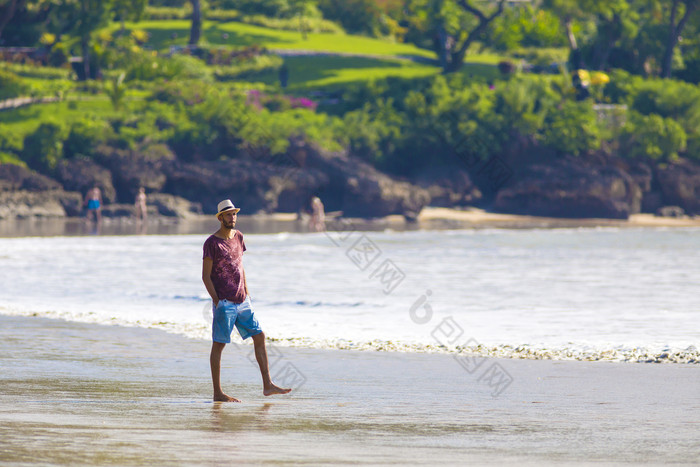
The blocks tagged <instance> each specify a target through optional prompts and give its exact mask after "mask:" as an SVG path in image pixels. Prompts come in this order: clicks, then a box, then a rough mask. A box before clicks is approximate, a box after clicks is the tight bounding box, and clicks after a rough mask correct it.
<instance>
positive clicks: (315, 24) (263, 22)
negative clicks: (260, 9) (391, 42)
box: [207, 15, 345, 34]
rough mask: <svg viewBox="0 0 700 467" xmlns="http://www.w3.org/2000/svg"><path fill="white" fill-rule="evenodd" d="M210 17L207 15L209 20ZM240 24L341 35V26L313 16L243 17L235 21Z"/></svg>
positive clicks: (342, 31)
mask: <svg viewBox="0 0 700 467" xmlns="http://www.w3.org/2000/svg"><path fill="white" fill-rule="evenodd" d="M209 17H210V15H207V18H209ZM237 21H240V22H241V23H246V24H254V25H256V26H263V27H266V28H271V29H282V30H285V31H299V30H301V29H302V28H303V29H304V31H306V32H325V33H331V34H343V33H345V31H344V30H343V28H342V26H340V25H338V24H336V23H334V22H333V21H329V20H327V19H323V18H320V17H314V16H295V17H293V18H270V17H269V16H263V15H245V16H241V17H240V18H238V19H237Z"/></svg>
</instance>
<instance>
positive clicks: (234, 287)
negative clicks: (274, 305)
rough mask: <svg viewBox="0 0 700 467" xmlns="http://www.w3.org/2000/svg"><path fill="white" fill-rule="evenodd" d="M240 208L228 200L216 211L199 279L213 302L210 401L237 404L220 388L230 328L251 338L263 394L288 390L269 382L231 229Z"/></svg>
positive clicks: (238, 239) (239, 245) (239, 241)
mask: <svg viewBox="0 0 700 467" xmlns="http://www.w3.org/2000/svg"><path fill="white" fill-rule="evenodd" d="M238 211H240V209H238V208H237V207H235V206H234V205H233V203H232V202H231V200H230V199H226V200H223V201H221V202H220V203H219V205H218V208H217V215H216V217H217V219H218V220H219V222H220V223H221V227H220V228H219V230H217V231H216V233H214V234H213V235H211V236H210V237H209V238H207V240H206V241H205V242H204V259H203V264H202V280H203V281H204V286H205V287H206V288H207V292H209V295H210V296H211V298H212V300H213V301H214V319H213V322H212V339H213V341H214V342H213V343H212V347H211V355H210V356H209V363H210V365H211V379H212V383H213V384H214V400H215V401H222V402H240V401H239V400H238V399H236V398H234V397H230V396H228V395H226V394H225V393H224V392H223V390H222V389H221V353H222V352H223V350H224V347H226V344H228V343H230V342H231V332H232V331H233V328H234V326H235V327H236V328H237V329H238V333H239V334H240V335H241V338H243V339H244V340H245V339H247V338H248V337H252V338H253V346H254V347H255V358H256V360H257V361H258V365H259V366H260V374H261V375H262V380H263V394H264V395H266V396H271V395H273V394H287V393H288V392H290V391H291V389H285V388H280V387H279V386H276V385H275V384H273V383H272V380H271V378H270V369H269V365H268V361H267V349H266V348H265V334H264V333H263V331H262V329H261V328H260V324H259V323H258V321H257V320H256V319H255V316H254V315H253V310H252V308H251V303H250V297H249V296H248V284H247V283H246V279H245V272H244V271H243V252H244V251H246V247H245V243H244V242H243V234H242V233H241V232H239V231H238V230H234V227H235V225H236V219H237V214H238Z"/></svg>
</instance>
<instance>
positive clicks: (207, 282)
mask: <svg viewBox="0 0 700 467" xmlns="http://www.w3.org/2000/svg"><path fill="white" fill-rule="evenodd" d="M213 265H214V261H213V260H212V259H211V258H209V257H205V258H204V260H203V261H202V282H204V287H206V288H207V292H209V296H210V297H211V299H212V300H213V301H214V306H217V305H218V304H219V296H218V295H217V294H216V289H215V288H214V283H213V282H212V281H211V269H212V267H213Z"/></svg>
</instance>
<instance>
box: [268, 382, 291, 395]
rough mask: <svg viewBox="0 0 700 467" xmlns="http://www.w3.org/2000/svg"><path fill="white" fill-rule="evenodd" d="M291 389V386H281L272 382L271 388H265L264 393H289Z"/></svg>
mask: <svg viewBox="0 0 700 467" xmlns="http://www.w3.org/2000/svg"><path fill="white" fill-rule="evenodd" d="M291 391H292V390H291V388H281V387H279V386H275V385H274V384H270V387H269V388H265V389H263V395H265V396H274V395H275V394H288V393H290V392H291Z"/></svg>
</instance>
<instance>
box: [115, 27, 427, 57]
mask: <svg viewBox="0 0 700 467" xmlns="http://www.w3.org/2000/svg"><path fill="white" fill-rule="evenodd" d="M126 27H127V29H128V30H133V29H142V30H144V31H147V32H148V34H149V40H148V42H147V44H146V45H147V46H149V47H152V48H154V49H156V50H167V49H168V48H169V47H170V46H173V45H179V46H184V45H187V41H188V39H189V34H190V22H189V21H184V20H167V21H141V22H138V23H126ZM109 29H110V30H111V31H116V30H118V29H119V25H118V24H114V25H112V26H110V27H109ZM202 39H203V41H202V42H203V43H207V44H209V45H222V46H231V47H242V46H252V45H258V46H261V47H266V48H268V49H287V50H289V49H293V50H310V51H319V52H321V51H323V52H336V53H356V54H371V55H393V56H417V57H424V58H434V57H435V54H434V53H433V52H432V51H430V50H425V49H420V48H418V47H415V46H413V45H410V44H401V43H392V42H388V41H384V40H380V39H373V38H369V37H363V36H352V35H346V34H331V33H309V34H307V38H306V40H305V39H304V38H302V35H301V33H299V32H296V31H282V30H278V29H269V28H265V27H261V26H253V25H250V24H243V23H236V22H230V23H219V22H213V21H204V22H203V24H202Z"/></svg>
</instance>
